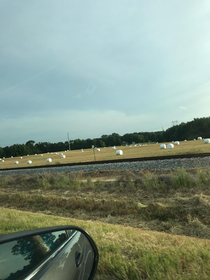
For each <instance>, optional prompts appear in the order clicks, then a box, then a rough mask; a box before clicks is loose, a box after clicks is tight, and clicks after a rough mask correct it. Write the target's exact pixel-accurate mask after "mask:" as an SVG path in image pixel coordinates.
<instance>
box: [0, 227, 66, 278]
mask: <svg viewBox="0 0 210 280" xmlns="http://www.w3.org/2000/svg"><path fill="white" fill-rule="evenodd" d="M67 238H68V235H67V234H66V232H65V231H57V232H51V233H45V234H41V235H36V236H32V237H28V238H22V239H19V240H18V241H12V242H8V243H5V244H2V245H1V246H0V271H1V276H0V279H1V280H18V279H21V278H22V277H23V276H25V275H27V274H28V273H30V271H31V270H32V269H34V268H35V267H36V266H37V265H39V264H40V263H41V262H42V261H43V260H44V259H45V258H46V257H48V256H49V255H50V254H51V253H52V252H53V251H54V250H55V249H57V248H58V247H59V246H60V245H61V244H62V243H63V242H64V241H65V240H67Z"/></svg>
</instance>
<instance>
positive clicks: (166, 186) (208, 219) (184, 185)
mask: <svg viewBox="0 0 210 280" xmlns="http://www.w3.org/2000/svg"><path fill="white" fill-rule="evenodd" d="M88 174H89V175H91V176H92V177H93V174H95V176H98V177H99V178H98V181H96V182H92V179H91V178H90V177H87V176H89V175H87V174H82V173H78V174H53V175H52V174H51V175H50V174H45V175H40V176H29V175H28V176H1V177H0V186H1V190H0V206H2V207H7V208H15V209H20V210H27V211H33V212H42V213H45V214H50V215H57V216H63V217H72V218H77V219H83V220H90V219H91V220H98V221H101V222H106V223H112V224H122V225H126V226H132V227H135V228H143V229H150V230H156V231H162V232H167V233H171V234H180V235H187V236H192V237H199V238H207V239H210V210H209V207H210V188H209V185H210V170H209V169H197V170H196V169H195V170H188V171H187V170H185V169H177V170H175V171H171V172H169V171H157V172H151V171H139V172H119V171H118V172H114V171H113V172H98V173H97V172H95V173H88ZM101 176H102V177H104V178H103V180H105V178H109V179H110V178H111V180H112V181H111V182H109V181H105V182H104V181H99V179H100V177H101ZM114 178H115V179H116V181H114Z"/></svg>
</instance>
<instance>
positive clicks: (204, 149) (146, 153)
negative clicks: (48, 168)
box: [0, 140, 210, 169]
mask: <svg viewBox="0 0 210 280" xmlns="http://www.w3.org/2000/svg"><path fill="white" fill-rule="evenodd" d="M165 144H167V143H165ZM116 148H117V149H122V150H123V156H116V154H115V153H116V150H113V149H112V147H107V148H101V151H100V152H97V151H96V152H95V154H96V160H97V161H100V160H112V159H117V158H121V159H125V158H138V157H151V156H163V155H177V154H189V153H192V154H193V153H208V152H210V145H208V144H204V142H203V140H197V141H187V142H184V141H183V142H180V145H179V146H175V148H174V149H171V150H167V149H166V150H161V149H160V144H150V145H147V146H137V147H131V148H130V147H129V146H123V147H116ZM64 154H65V155H66V158H65V159H62V158H61V155H60V152H59V155H55V153H53V155H51V154H50V153H49V154H44V156H43V157H41V156H40V155H37V156H35V155H30V156H24V157H23V159H20V157H16V158H6V159H5V162H4V163H2V162H1V161H0V169H4V168H16V167H26V166H28V165H27V160H29V159H30V160H32V162H33V163H32V165H30V166H40V165H50V164H64V163H76V162H89V161H94V156H93V150H92V149H85V150H84V152H83V153H82V152H81V150H74V151H68V152H64ZM48 157H50V158H52V160H53V161H52V163H47V162H46V159H47V158H48ZM16 160H18V161H19V164H18V165H16V164H15V161H16Z"/></svg>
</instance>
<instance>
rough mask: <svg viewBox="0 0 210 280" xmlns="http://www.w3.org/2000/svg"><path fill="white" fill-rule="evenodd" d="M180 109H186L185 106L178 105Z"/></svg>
mask: <svg viewBox="0 0 210 280" xmlns="http://www.w3.org/2000/svg"><path fill="white" fill-rule="evenodd" d="M179 108H180V109H183V110H186V109H187V108H186V107H183V106H179Z"/></svg>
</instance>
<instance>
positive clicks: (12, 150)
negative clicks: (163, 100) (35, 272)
mask: <svg viewBox="0 0 210 280" xmlns="http://www.w3.org/2000/svg"><path fill="white" fill-rule="evenodd" d="M198 136H201V137H203V138H207V137H210V117H207V118H195V119H193V120H192V121H190V122H187V123H184V122H182V123H181V124H179V125H174V126H172V127H170V128H168V129H167V130H165V131H164V130H163V131H156V132H134V133H126V134H124V135H123V136H120V135H119V134H118V133H112V134H110V135H106V134H104V135H102V136H101V137H100V138H94V139H90V138H88V139H86V140H81V139H75V140H71V141H70V142H68V141H65V142H58V143H50V142H38V143H35V141H34V140H29V141H27V142H26V143H25V144H14V145H12V146H6V147H3V148H2V147H0V158H2V157H10V156H14V157H15V156H24V155H27V154H30V155H31V154H39V153H47V152H58V151H65V150H69V145H70V149H71V150H77V149H87V148H91V147H92V145H94V146H95V147H109V146H114V145H115V146H120V145H126V144H127V145H129V144H132V143H150V142H159V143H160V142H170V141H176V140H178V141H184V140H185V139H187V140H192V139H197V137H198Z"/></svg>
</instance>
